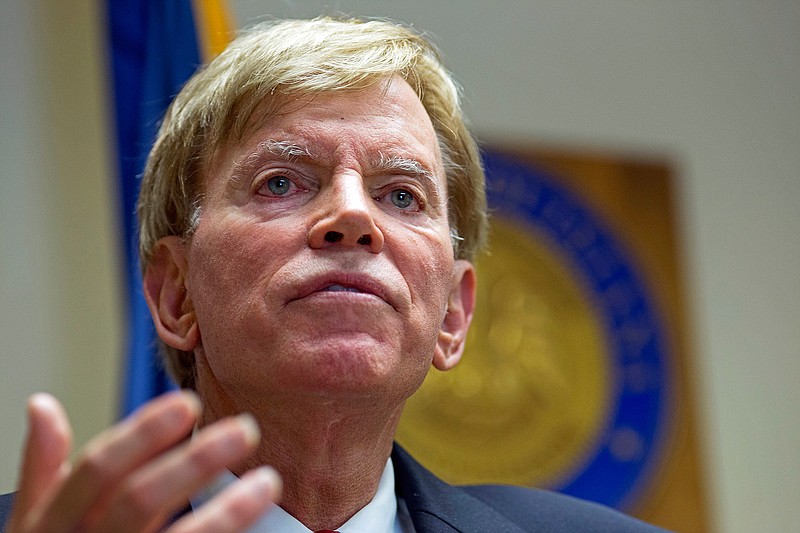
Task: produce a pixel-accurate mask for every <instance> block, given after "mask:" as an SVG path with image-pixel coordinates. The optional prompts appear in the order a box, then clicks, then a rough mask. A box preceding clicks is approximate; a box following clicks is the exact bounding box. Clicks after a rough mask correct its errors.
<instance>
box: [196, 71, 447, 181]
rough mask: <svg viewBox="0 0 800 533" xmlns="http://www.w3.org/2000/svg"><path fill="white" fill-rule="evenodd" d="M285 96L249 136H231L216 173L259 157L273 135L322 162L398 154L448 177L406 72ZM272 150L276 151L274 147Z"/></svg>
mask: <svg viewBox="0 0 800 533" xmlns="http://www.w3.org/2000/svg"><path fill="white" fill-rule="evenodd" d="M281 100H282V101H280V102H277V105H276V102H270V103H268V104H267V105H265V108H267V110H266V111H265V112H264V113H262V114H261V116H260V118H259V122H260V123H259V124H257V125H255V126H254V127H253V128H252V129H251V131H250V133H249V134H247V135H246V136H245V138H244V139H242V140H241V141H238V142H229V143H227V145H226V146H224V147H223V148H222V149H221V150H219V151H218V152H217V154H216V155H215V157H214V158H213V159H212V162H211V165H210V167H211V168H212V169H213V170H214V171H212V172H211V173H210V174H211V176H214V175H218V173H219V171H223V172H224V170H225V168H226V167H229V166H231V165H234V164H237V163H241V162H242V160H243V159H244V158H247V157H257V156H258V154H259V152H263V151H264V150H263V146H264V143H265V141H269V142H270V143H275V142H278V143H284V144H285V145H287V146H292V147H293V149H292V150H289V151H287V152H286V153H287V155H293V154H294V155H303V153H306V154H307V155H308V156H311V157H313V158H314V159H315V160H316V161H317V162H319V163H321V164H325V163H330V164H335V163H336V162H337V161H339V162H340V161H341V160H342V158H346V157H350V158H352V159H354V160H360V161H375V160H379V159H386V158H392V157H397V158H402V159H407V160H413V161H418V162H419V163H420V165H422V166H423V167H424V168H425V169H426V170H428V171H430V173H431V174H433V175H436V176H439V177H441V178H443V174H444V171H443V168H442V163H441V155H440V152H439V144H438V140H437V136H436V132H435V130H434V128H433V124H432V123H431V119H430V117H429V116H428V113H427V111H426V110H425V108H424V106H423V105H422V102H421V101H420V99H419V97H418V96H417V95H416V93H415V92H414V90H413V89H412V88H411V86H410V85H409V84H408V83H407V82H406V81H405V80H403V79H402V78H399V77H394V78H391V79H389V80H386V81H383V82H381V83H378V84H375V85H372V86H370V87H367V88H364V89H357V90H345V91H337V92H326V93H320V94H316V95H313V96H308V95H306V96H295V97H291V98H290V97H282V98H281ZM269 108H271V109H269ZM273 109H274V110H273ZM256 115H257V116H258V113H257V114H256ZM259 147H261V148H259ZM268 152H269V153H270V154H273V155H274V150H269V151H268ZM267 155H269V154H267Z"/></svg>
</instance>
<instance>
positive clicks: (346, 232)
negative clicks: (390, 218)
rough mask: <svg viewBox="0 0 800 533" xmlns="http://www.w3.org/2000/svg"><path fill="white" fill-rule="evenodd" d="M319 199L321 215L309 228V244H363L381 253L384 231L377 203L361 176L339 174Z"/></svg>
mask: <svg viewBox="0 0 800 533" xmlns="http://www.w3.org/2000/svg"><path fill="white" fill-rule="evenodd" d="M318 202H319V203H320V208H319V209H320V211H321V216H320V217H319V218H318V219H317V221H316V222H315V223H314V225H313V226H312V227H311V229H310V230H309V232H308V244H309V246H311V247H312V248H315V249H321V248H327V247H331V246H336V245H340V246H352V247H363V248H364V249H366V250H368V251H370V252H372V253H374V254H377V253H380V251H381V250H382V249H383V232H382V231H381V230H380V228H378V226H377V225H376V224H375V219H374V216H373V210H374V209H375V206H374V205H373V200H372V198H370V196H369V194H367V192H366V191H364V187H363V184H362V180H361V176H359V175H357V174H355V173H352V174H346V175H341V176H338V177H336V178H335V179H334V180H332V181H331V183H330V184H329V185H328V190H327V191H325V193H324V194H322V195H320V197H319V198H318Z"/></svg>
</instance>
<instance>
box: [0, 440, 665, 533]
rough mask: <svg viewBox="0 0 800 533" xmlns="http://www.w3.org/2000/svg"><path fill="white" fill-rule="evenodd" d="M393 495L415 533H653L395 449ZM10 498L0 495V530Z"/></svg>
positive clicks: (611, 515)
mask: <svg viewBox="0 0 800 533" xmlns="http://www.w3.org/2000/svg"><path fill="white" fill-rule="evenodd" d="M392 462H393V463H394V470H395V490H396V491H397V494H398V496H400V497H402V498H403V499H404V500H405V502H406V506H407V507H408V511H409V513H410V515H411V520H412V521H413V522H414V528H415V529H416V530H417V533H584V532H585V533H658V532H663V530H661V529H658V528H656V527H653V526H650V525H648V524H645V523H643V522H639V521H637V520H634V519H633V518H630V517H628V516H625V515H623V514H621V513H619V512H617V511H614V510H612V509H609V508H607V507H603V506H601V505H597V504H593V503H588V502H584V501H581V500H577V499H575V498H570V497H569V496H564V495H562V494H557V493H554V492H548V491H543V490H537V489H523V488H519V487H510V486H500V485H480V486H471V487H456V486H452V485H448V484H447V483H445V482H444V481H442V480H440V479H439V478H437V477H436V476H434V475H433V474H432V473H431V472H429V471H428V470H426V469H425V468H423V467H422V466H421V465H420V464H419V463H417V462H416V461H415V460H414V459H413V458H412V457H411V456H410V455H408V453H406V451H405V450H403V449H402V448H400V447H399V446H395V448H394V451H393V453H392ZM12 498H13V495H12V494H6V495H3V496H0V525H2V524H5V522H6V521H7V519H8V515H9V512H10V509H11V502H12Z"/></svg>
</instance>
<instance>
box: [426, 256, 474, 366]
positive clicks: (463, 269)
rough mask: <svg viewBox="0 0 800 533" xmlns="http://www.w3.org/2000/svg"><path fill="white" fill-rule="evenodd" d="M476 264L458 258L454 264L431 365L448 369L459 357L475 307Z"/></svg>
mask: <svg viewBox="0 0 800 533" xmlns="http://www.w3.org/2000/svg"><path fill="white" fill-rule="evenodd" d="M475 283H476V276H475V267H474V266H473V265H472V263H470V262H469V261H465V260H458V261H456V263H455V266H454V267H453V286H452V288H451V290H450V296H449V298H448V301H447V314H446V315H445V317H444V320H443V321H442V327H441V329H440V330H439V339H438V341H437V343H436V350H435V351H434V354H433V366H435V367H436V368H437V369H439V370H443V371H444V370H450V369H451V368H453V367H454V366H456V364H458V362H459V361H460V360H461V355H462V354H463V353H464V343H465V341H466V339H467V331H469V325H470V323H471V322H472V312H473V310H474V309H475Z"/></svg>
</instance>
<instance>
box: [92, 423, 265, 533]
mask: <svg viewBox="0 0 800 533" xmlns="http://www.w3.org/2000/svg"><path fill="white" fill-rule="evenodd" d="M258 441H259V430H258V426H257V425H256V422H255V420H254V419H253V417H252V416H250V415H240V416H238V417H235V418H229V419H225V420H222V421H220V422H217V423H216V424H213V425H211V426H208V427H207V428H206V429H204V430H203V431H201V432H198V433H197V434H196V435H195V436H194V437H193V438H192V440H191V442H188V443H187V444H186V445H184V446H181V447H180V448H178V449H175V450H171V451H170V452H169V453H167V454H165V455H164V456H163V457H161V458H159V459H157V460H155V461H153V462H152V463H150V464H148V465H146V466H144V467H142V468H141V469H140V470H138V471H136V472H134V473H133V474H132V475H131V477H130V478H129V479H128V480H126V482H125V483H124V484H123V485H122V486H121V487H120V491H119V493H118V494H117V495H116V496H115V497H114V499H113V501H111V502H109V505H108V513H107V514H106V515H105V516H104V517H103V519H102V520H100V522H99V529H100V530H103V531H115V532H124V531H147V530H149V529H150V528H152V527H155V526H159V525H161V524H163V523H164V521H165V520H166V519H167V518H168V517H169V515H170V514H172V513H174V512H175V511H176V510H177V509H180V508H181V507H182V506H185V505H186V503H187V502H188V501H189V498H190V497H191V496H193V495H194V494H196V493H197V492H198V491H200V489H202V488H203V487H205V486H206V485H208V484H209V483H211V481H212V480H213V479H214V478H215V477H217V476H218V475H219V473H220V472H221V471H222V469H223V468H225V467H232V466H233V465H235V464H238V463H240V462H241V461H243V460H244V459H245V458H246V457H247V456H248V455H250V454H251V453H252V452H253V450H254V449H255V447H256V445H257V444H258Z"/></svg>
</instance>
